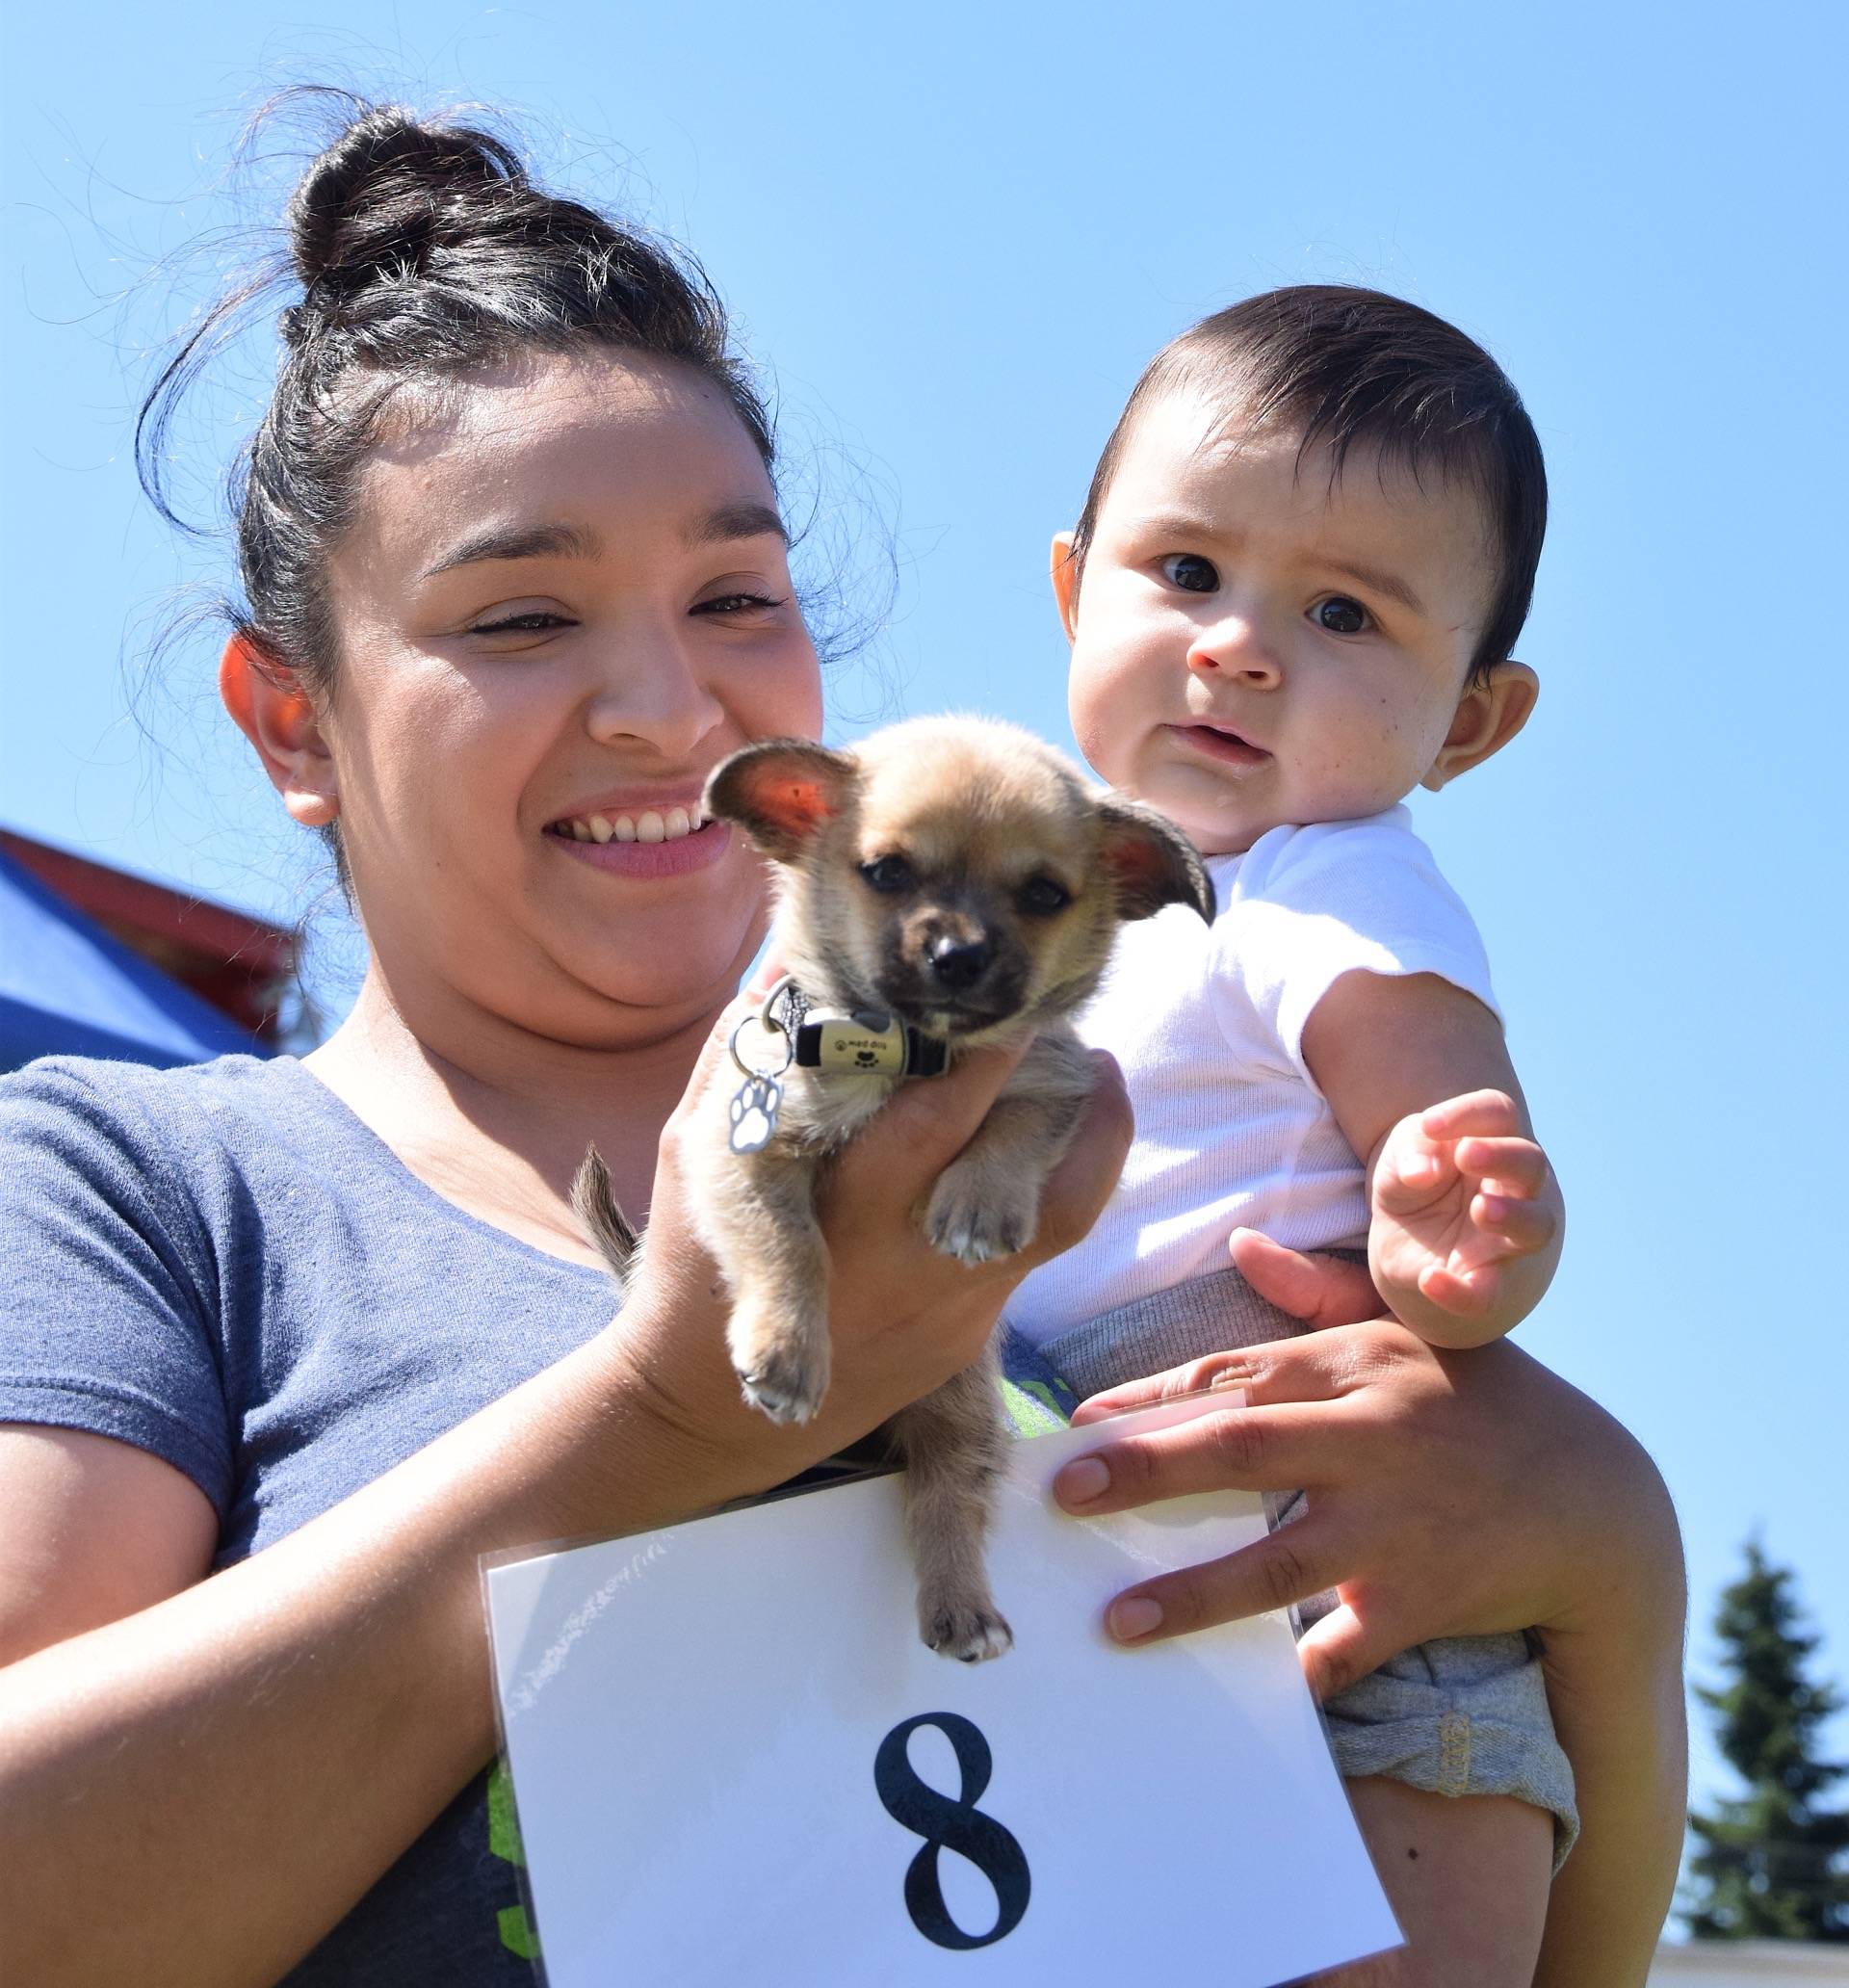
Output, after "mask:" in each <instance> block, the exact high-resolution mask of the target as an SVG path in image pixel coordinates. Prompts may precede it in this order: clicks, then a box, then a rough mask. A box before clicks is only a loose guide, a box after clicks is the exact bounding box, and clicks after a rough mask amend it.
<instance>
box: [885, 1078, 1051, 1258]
mask: <svg viewBox="0 0 1849 1988" xmlns="http://www.w3.org/2000/svg"><path fill="white" fill-rule="evenodd" d="M1083 1103H1084V1093H1083V1092H1082V1091H1079V1092H1077V1093H1076V1094H1075V1093H1074V1092H1073V1091H1072V1090H1070V1089H1068V1088H1065V1087H1061V1088H1060V1089H1059V1090H1057V1091H1049V1090H1043V1089H1036V1090H1026V1089H1024V1090H1019V1091H1004V1092H1003V1094H1002V1095H1001V1096H1000V1097H999V1098H997V1099H996V1101H995V1103H994V1104H993V1105H991V1106H990V1108H989V1115H988V1116H987V1117H986V1118H985V1119H983V1121H982V1123H981V1125H980V1126H979V1127H978V1128H977V1133H976V1137H975V1138H972V1139H971V1140H970V1142H969V1144H968V1145H966V1146H965V1147H964V1148H963V1150H962V1152H960V1153H959V1154H958V1155H957V1156H956V1158H955V1159H954V1160H952V1161H951V1164H950V1165H948V1166H947V1167H946V1168H945V1169H944V1171H943V1172H942V1173H941V1174H939V1175H938V1178H937V1185H936V1187H935V1188H934V1189H933V1190H931V1198H930V1201H929V1202H928V1203H927V1204H926V1207H925V1210H924V1234H925V1237H926V1239H927V1240H928V1241H929V1243H930V1244H931V1247H932V1248H933V1249H941V1250H942V1251H943V1252H944V1254H945V1255H946V1256H953V1257H955V1258H956V1259H957V1260H958V1261H959V1262H961V1263H966V1264H979V1263H987V1262H988V1260H989V1259H990V1258H991V1257H996V1256H1012V1255H1014V1253H1015V1252H1016V1251H1017V1250H1021V1249H1025V1248H1026V1247H1027V1246H1028V1244H1029V1243H1031V1242H1032V1241H1033V1232H1034V1229H1035V1228H1036V1227H1037V1226H1038V1224H1039V1220H1040V1195H1041V1192H1042V1190H1044V1189H1045V1187H1046V1184H1047V1175H1048V1174H1049V1173H1051V1172H1052V1171H1053V1169H1054V1168H1055V1166H1056V1165H1057V1164H1059V1160H1060V1157H1061V1155H1062V1154H1063V1153H1064V1152H1065V1150H1066V1146H1067V1144H1068V1142H1069V1141H1070V1140H1071V1138H1072V1134H1073V1129H1074V1127H1075V1126H1076V1125H1077V1124H1078V1122H1079V1114H1080V1112H1081V1109H1082V1107H1083Z"/></svg>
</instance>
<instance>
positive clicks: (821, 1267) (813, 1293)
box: [707, 1151, 828, 1423]
mask: <svg viewBox="0 0 1849 1988" xmlns="http://www.w3.org/2000/svg"><path fill="white" fill-rule="evenodd" d="M815 1186H816V1164H815V1162H814V1161H813V1160H812V1159H809V1158H806V1157H800V1158H798V1157H791V1156H789V1155H786V1154H782V1153H778V1152H774V1151H772V1152H766V1153H754V1154H753V1155H752V1156H751V1158H750V1160H749V1161H748V1163H747V1164H745V1165H744V1166H743V1167H742V1168H741V1169H739V1172H738V1174H737V1175H736V1176H735V1177H734V1178H733V1179H732V1180H730V1181H728V1182H727V1183H726V1186H725V1188H724V1190H723V1192H722V1194H721V1196H720V1197H719V1198H718V1200H717V1203H716V1206H715V1207H714V1208H713V1209H712V1210H711V1211H710V1214H709V1217H708V1222H707V1226H708V1228H709V1231H710V1233H709V1237H708V1241H709V1243H711V1245H712V1248H713V1253H714V1255H715V1256H716V1258H717V1260H718V1265H719V1270H720V1273H721V1274H722V1275H723V1277H724V1279H725V1282H726V1285H727V1288H728V1289H729V1291H730V1293H731V1296H732V1316H731V1319H730V1321H728V1323H727V1325H726V1335H725V1337H726V1347H727V1350H728V1351H729V1352H730V1353H731V1355H732V1367H733V1371H734V1372H735V1373H737V1374H738V1376H739V1380H740V1382H741V1384H742V1387H743V1389H744V1399H746V1400H747V1401H749V1402H750V1403H751V1405H752V1406H753V1407H754V1408H759V1409H762V1410H763V1412H764V1413H765V1414H766V1415H768V1417H769V1418H770V1420H771V1421H772V1422H780V1423H790V1422H807V1421H808V1420H809V1418H810V1417H811V1416H812V1415H813V1414H814V1413H815V1412H816V1410H817V1409H818V1408H819V1407H820V1405H821V1398H822V1396H823V1395H825V1394H826V1393H827V1392H828V1245H827V1243H825V1242H824V1241H823V1240H822V1234H821V1225H820V1223H819V1222H818V1221H817V1219H816V1200H815Z"/></svg>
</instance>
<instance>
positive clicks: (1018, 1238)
mask: <svg viewBox="0 0 1849 1988" xmlns="http://www.w3.org/2000/svg"><path fill="white" fill-rule="evenodd" d="M1039 1216H1040V1188H1039V1183H1038V1182H1037V1181H1036V1182H1030V1183H1028V1184H1026V1185H1023V1184H1022V1183H1020V1182H1015V1183H1012V1184H1010V1185H1003V1183H1002V1182H1000V1181H998V1180H997V1179H996V1178H995V1174H994V1170H993V1169H992V1168H982V1169H979V1170H978V1169H977V1168H971V1169H970V1170H969V1171H968V1172H964V1171H962V1170H961V1169H959V1168H957V1167H954V1166H953V1167H951V1169H950V1170H949V1172H947V1173H945V1174H943V1175H942V1176H941V1177H940V1178H939V1180H938V1183H937V1186H936V1187H935V1188H934V1189H933V1190H931V1199H930V1205H929V1206H928V1207H927V1208H926V1209H925V1211H924V1240H925V1241H926V1242H927V1243H930V1245H931V1247H932V1248H933V1249H936V1250H941V1251H942V1252H943V1254H944V1255H946V1256H953V1257H955V1258H956V1260H957V1261H958V1262H959V1263H966V1264H979V1263H988V1262H989V1261H990V1260H991V1259H992V1258H995V1257H998V1256H1014V1255H1016V1254H1017V1253H1018V1252H1019V1251H1021V1250H1023V1249H1025V1248H1026V1247H1027V1246H1028V1244H1029V1243H1031V1242H1032V1241H1033V1229H1034V1224H1035V1222H1036V1221H1037V1220H1038V1219H1039Z"/></svg>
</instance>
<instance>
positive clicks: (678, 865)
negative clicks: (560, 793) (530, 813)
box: [545, 800, 732, 876]
mask: <svg viewBox="0 0 1849 1988" xmlns="http://www.w3.org/2000/svg"><path fill="white" fill-rule="evenodd" d="M545 835H546V839H547V840H548V841H549V842H552V843H555V844H557V845H558V847H559V849H560V851H561V853H563V854H565V855H569V856H575V857H577V858H578V860H579V861H581V862H585V863H589V864H590V865H591V866H592V867H593V868H595V869H598V870H610V871H614V872H615V873H616V874H617V875H619V876H685V875H686V874H687V873H688V872H689V871H690V870H703V869H705V868H706V866H707V865H708V864H709V863H716V862H717V861H718V859H719V858H720V857H721V856H722V855H723V854H724V853H725V851H726V850H727V849H729V848H730V847H731V843H732V830H731V827H730V825H729V824H727V823H724V822H719V821H709V820H708V819H707V818H706V817H705V815H703V814H702V812H701V809H700V804H699V802H698V801H697V800H696V801H694V802H693V803H692V805H691V806H690V807H682V806H676V807H664V808H638V809H635V810H634V811H629V810H624V811H622V812H602V813H596V814H586V815H564V816H561V817H560V819H559V820H558V821H556V822H549V823H548V824H546V828H545Z"/></svg>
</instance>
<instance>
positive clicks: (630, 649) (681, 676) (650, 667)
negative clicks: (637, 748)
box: [585, 635, 725, 759]
mask: <svg viewBox="0 0 1849 1988" xmlns="http://www.w3.org/2000/svg"><path fill="white" fill-rule="evenodd" d="M621 650H622V653H621V654H620V655H612V658H611V659H610V664H609V668H608V674H607V676H606V678H605V681H604V682H603V683H602V684H600V685H599V686H598V688H597V690H596V692H595V693H594V694H593V695H592V697H591V699H590V703H589V705H588V707H587V709H586V718H585V722H586V730H588V732H589V733H590V736H591V737H592V738H593V739H594V740H596V742H597V743H598V745H600V746H614V745H619V744H621V743H622V742H623V741H625V740H637V741H639V742H641V743H642V744H644V745H647V746H652V747H653V748H654V750H655V751H657V752H658V753H660V754H661V756H662V757H663V758H664V759H686V758H689V757H690V756H691V755H692V753H693V752H694V750H695V748H696V747H697V746H699V744H700V741H701V740H702V739H704V738H705V737H706V735H707V734H708V733H709V732H711V731H712V730H713V729H714V727H715V726H716V725H717V724H719V723H720V722H721V721H722V720H723V719H724V717H725V707H724V706H723V705H722V704H721V703H720V701H719V699H718V698H717V696H716V695H715V694H714V691H713V687H712V686H711V685H710V684H709V683H708V682H707V680H706V678H705V676H704V675H703V674H702V673H701V671H700V670H699V669H698V667H696V666H695V662H694V659H693V658H692V657H691V656H690V655H689V654H688V653H687V651H686V649H685V648H684V647H683V646H682V644H681V643H679V642H677V641H674V640H673V639H672V637H671V636H666V635H664V636H661V637H658V638H656V639H654V640H652V641H626V642H624V643H622V644H621Z"/></svg>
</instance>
